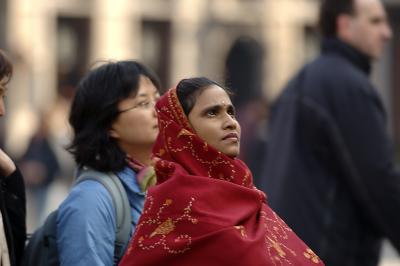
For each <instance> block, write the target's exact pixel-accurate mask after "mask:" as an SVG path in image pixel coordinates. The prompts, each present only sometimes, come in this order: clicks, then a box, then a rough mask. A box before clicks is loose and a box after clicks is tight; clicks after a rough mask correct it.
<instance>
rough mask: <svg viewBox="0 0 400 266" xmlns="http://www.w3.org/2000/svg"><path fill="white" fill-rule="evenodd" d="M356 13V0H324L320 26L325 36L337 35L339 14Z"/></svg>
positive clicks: (320, 14)
mask: <svg viewBox="0 0 400 266" xmlns="http://www.w3.org/2000/svg"><path fill="white" fill-rule="evenodd" d="M342 14H348V15H352V14H354V0H322V4H321V7H320V12H319V28H320V31H321V33H322V36H323V37H336V34H337V18H338V17H339V15H342Z"/></svg>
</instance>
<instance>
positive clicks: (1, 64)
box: [0, 50, 13, 83]
mask: <svg viewBox="0 0 400 266" xmlns="http://www.w3.org/2000/svg"><path fill="white" fill-rule="evenodd" d="M12 72H13V68H12V64H11V62H10V60H9V59H8V57H7V56H6V54H5V53H4V52H3V51H2V50H0V80H2V79H3V78H6V81H5V83H7V82H8V81H9V80H10V79H11V76H12Z"/></svg>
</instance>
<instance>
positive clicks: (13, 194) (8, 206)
mask: <svg viewBox="0 0 400 266" xmlns="http://www.w3.org/2000/svg"><path fill="white" fill-rule="evenodd" d="M11 75H12V65H11V62H10V61H9V59H8V58H7V57H6V55H5V54H4V52H3V51H1V50H0V116H4V115H5V112H6V110H5V103H4V97H5V96H6V92H7V88H6V86H7V83H8V82H9V81H10V78H11ZM0 183H1V184H0V185H1V189H0V265H2V266H7V265H13V266H14V265H19V264H20V261H21V258H22V254H23V250H24V247H25V239H26V207H25V206H26V199H25V186H24V181H23V178H22V175H21V173H20V171H19V170H18V168H17V167H16V165H15V163H14V162H13V161H12V160H11V158H10V157H9V156H8V155H7V154H6V153H5V152H4V151H3V150H2V149H0Z"/></svg>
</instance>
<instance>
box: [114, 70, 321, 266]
mask: <svg viewBox="0 0 400 266" xmlns="http://www.w3.org/2000/svg"><path fill="white" fill-rule="evenodd" d="M156 110H157V115H158V121H159V128H160V133H159V135H158V138H157V140H156V144H155V146H154V149H153V154H154V156H155V158H156V160H155V161H156V163H155V170H156V173H157V179H158V181H157V185H156V186H154V187H152V188H150V189H149V191H148V194H147V198H146V202H145V206H144V209H143V214H142V216H141V218H140V220H139V223H138V225H137V227H136V231H135V234H134V236H133V239H132V242H131V243H130V245H129V247H128V250H127V253H126V255H125V257H124V258H123V259H122V261H121V263H120V265H122V266H128V265H129V266H130V265H140V266H145V265H174V266H176V265H202V266H203V265H246V266H247V265H323V263H322V261H321V260H320V259H319V258H318V256H317V255H316V254H315V253H314V252H313V251H312V250H310V249H309V248H308V247H307V246H306V245H305V244H304V243H303V241H301V240H300V239H299V238H298V237H297V236H296V234H295V233H294V232H293V231H292V230H291V229H290V228H289V227H288V226H287V225H286V224H285V223H284V222H283V221H282V220H281V219H280V218H279V217H278V215H277V214H275V212H273V211H272V210H271V208H269V207H268V205H267V202H266V196H265V194H264V193H263V192H261V191H260V190H258V189H257V188H255V187H254V185H253V181H252V175H251V173H250V171H249V169H248V168H247V166H246V165H245V164H244V163H243V162H242V161H240V160H239V159H236V156H237V155H238V154H239V146H240V145H239V144H240V125H239V124H238V122H237V121H236V119H235V110H234V107H233V105H232V103H231V100H230V97H229V94H228V92H227V91H226V90H225V89H223V88H222V87H221V86H219V85H218V84H216V83H215V82H213V81H211V80H208V79H206V78H193V79H185V80H182V81H181V82H180V83H179V84H178V85H177V87H176V88H173V89H170V90H169V91H168V92H167V93H166V94H165V95H164V96H163V97H162V98H161V99H160V100H159V101H158V102H157V105H156Z"/></svg>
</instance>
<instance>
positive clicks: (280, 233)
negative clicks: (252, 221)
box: [261, 211, 297, 265]
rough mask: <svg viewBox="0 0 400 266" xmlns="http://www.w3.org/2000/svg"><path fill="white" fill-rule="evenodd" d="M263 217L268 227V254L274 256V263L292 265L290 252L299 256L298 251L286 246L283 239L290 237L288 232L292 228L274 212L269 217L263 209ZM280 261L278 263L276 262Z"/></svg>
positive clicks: (266, 239)
mask: <svg viewBox="0 0 400 266" xmlns="http://www.w3.org/2000/svg"><path fill="white" fill-rule="evenodd" d="M261 218H263V219H264V227H265V229H266V231H267V232H266V234H265V244H266V248H267V253H268V256H270V257H271V258H274V265H292V263H291V262H290V261H289V258H288V253H290V254H291V255H292V256H294V257H297V254H296V252H294V251H293V250H292V249H290V248H289V247H288V246H286V245H285V244H284V243H283V241H284V240H287V239H288V238H289V234H288V232H291V231H292V230H291V229H290V228H289V227H288V226H286V225H285V224H284V223H283V221H282V220H281V219H280V218H279V217H278V216H277V215H276V213H275V212H273V217H272V218H269V217H267V213H266V212H265V211H261ZM275 262H276V263H278V264H275Z"/></svg>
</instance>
